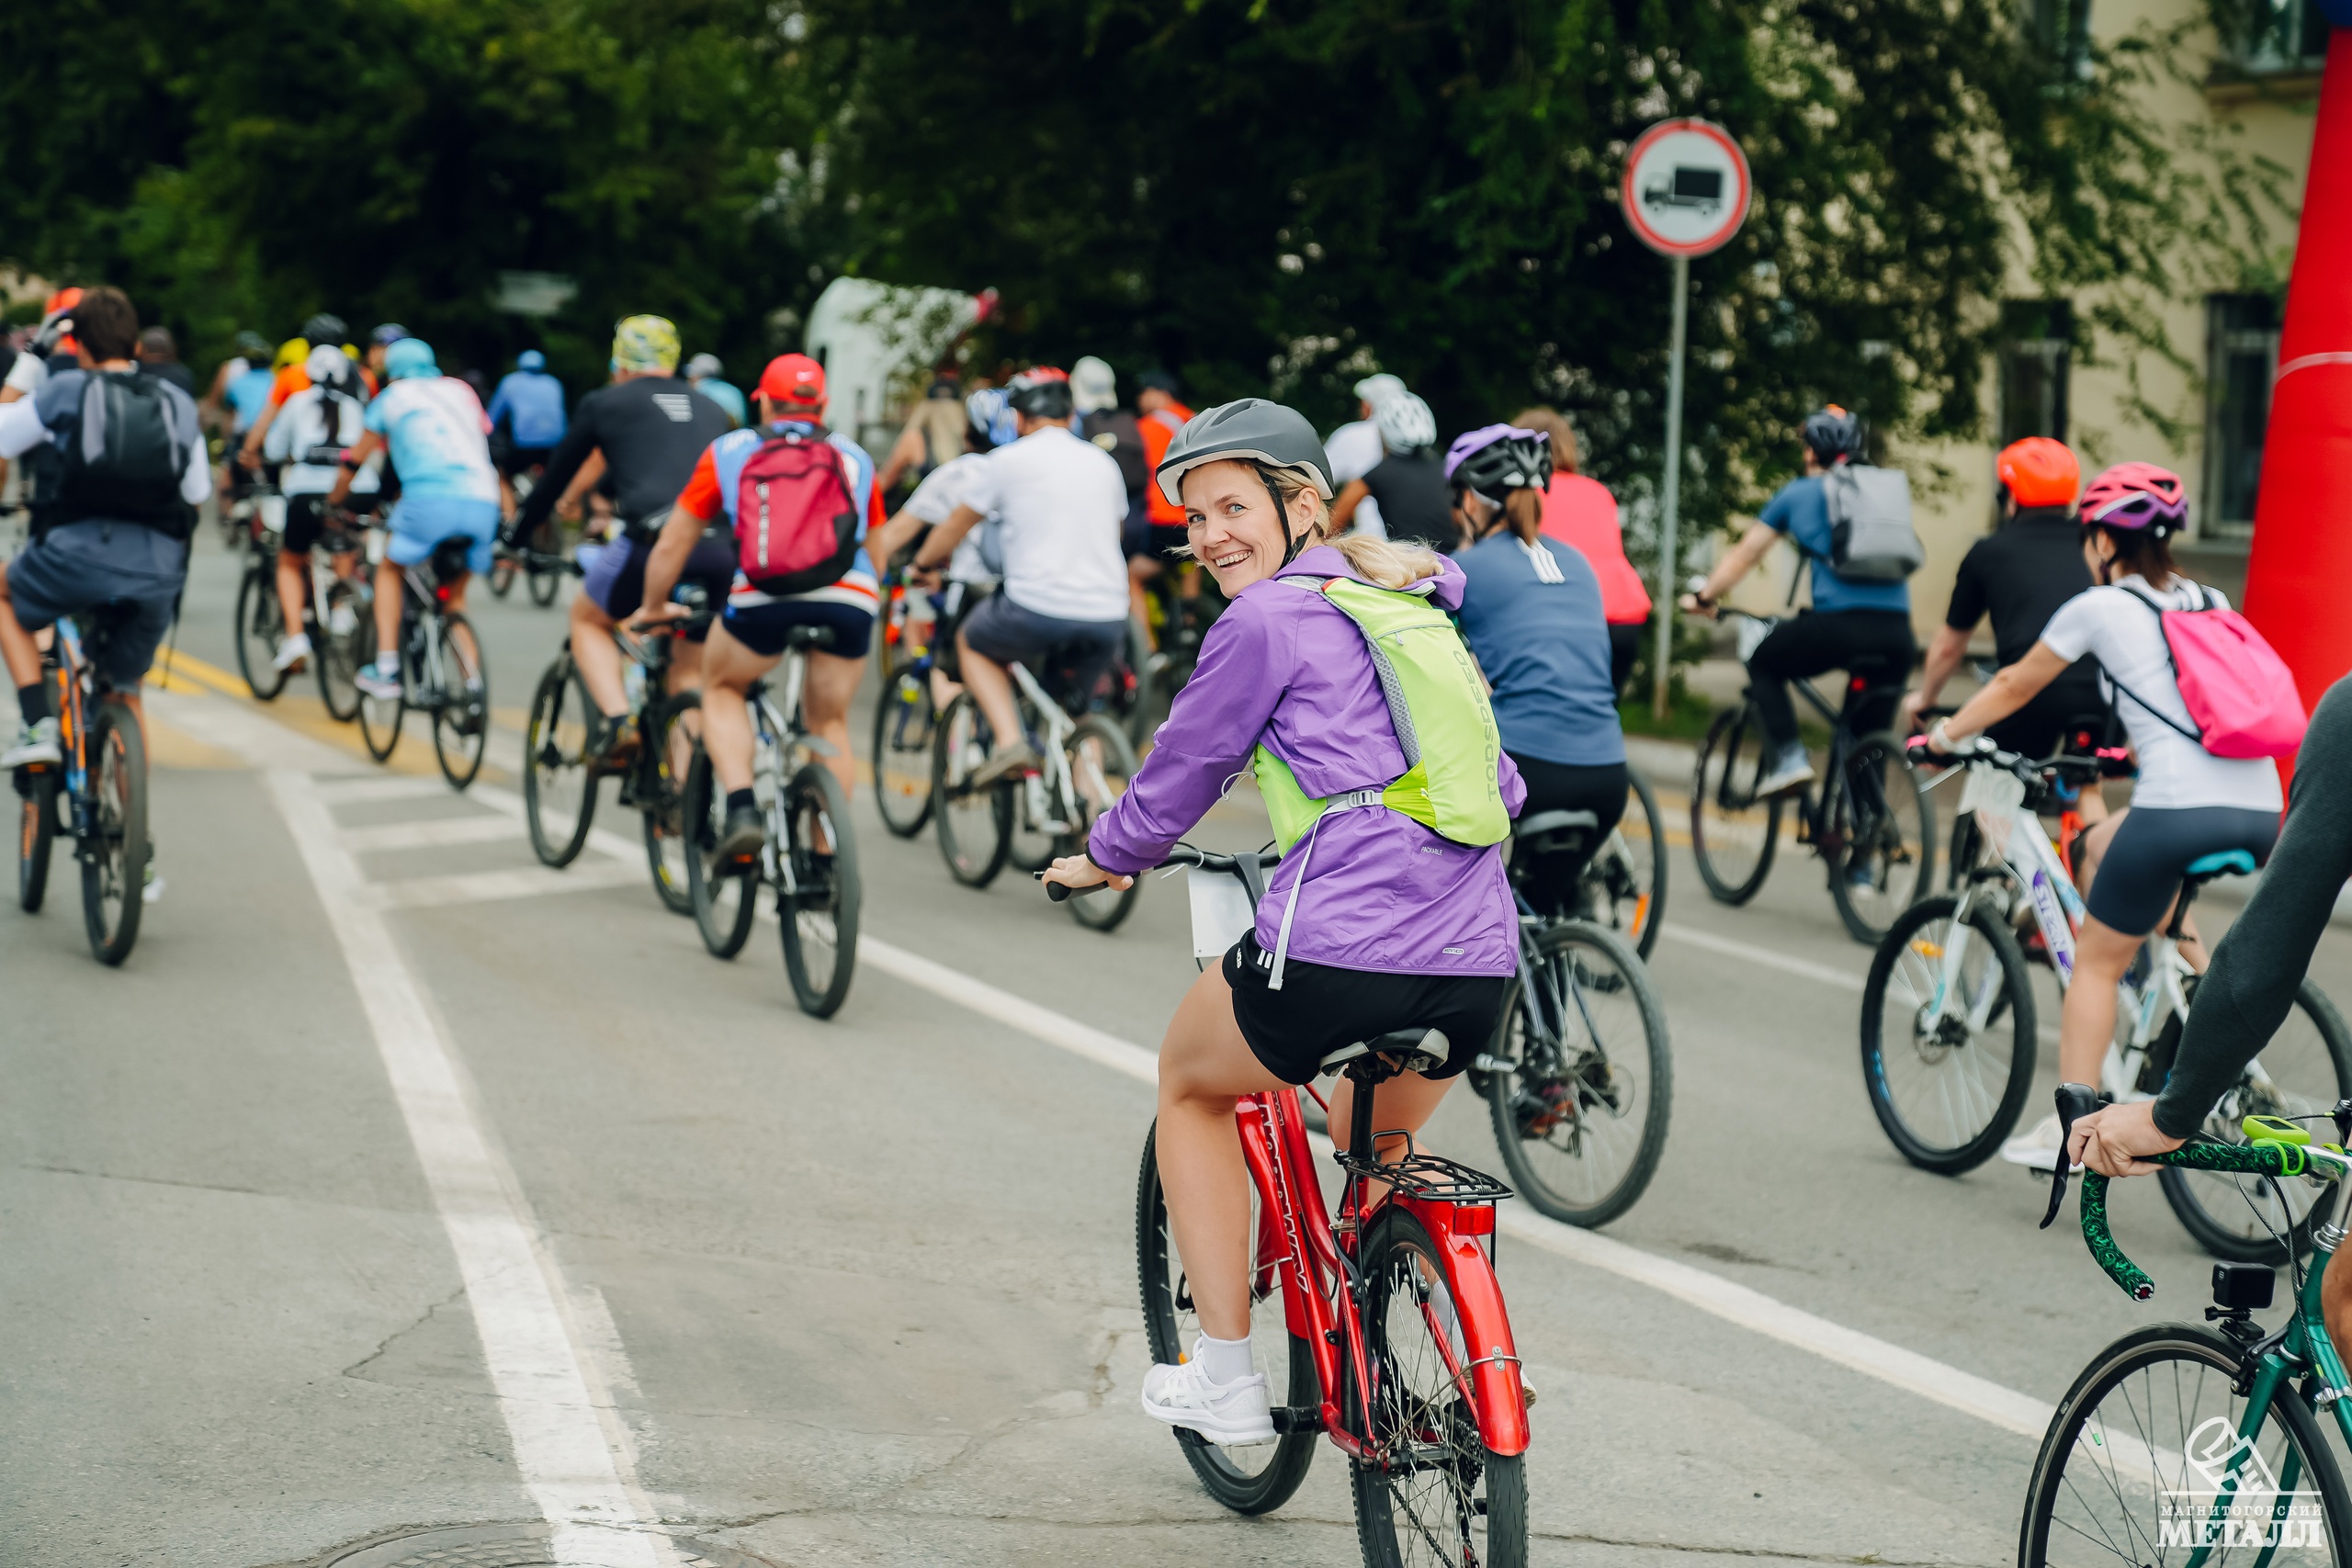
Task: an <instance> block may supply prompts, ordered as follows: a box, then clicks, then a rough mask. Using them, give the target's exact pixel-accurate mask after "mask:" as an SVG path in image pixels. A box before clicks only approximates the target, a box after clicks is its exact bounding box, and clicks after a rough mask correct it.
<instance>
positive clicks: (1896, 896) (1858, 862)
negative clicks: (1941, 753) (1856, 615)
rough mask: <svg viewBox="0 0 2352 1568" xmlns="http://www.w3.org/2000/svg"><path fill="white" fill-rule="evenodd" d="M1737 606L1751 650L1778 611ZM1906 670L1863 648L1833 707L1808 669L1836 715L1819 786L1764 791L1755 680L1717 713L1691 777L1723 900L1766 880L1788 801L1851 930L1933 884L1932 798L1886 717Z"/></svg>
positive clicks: (1816, 705)
mask: <svg viewBox="0 0 2352 1568" xmlns="http://www.w3.org/2000/svg"><path fill="white" fill-rule="evenodd" d="M1724 614H1725V615H1736V616H1738V617H1739V618H1740V620H1741V621H1742V623H1743V625H1742V626H1741V627H1740V658H1741V660H1742V661H1743V662H1745V661H1746V660H1747V655H1748V654H1750V653H1752V652H1754V651H1755V648H1756V644H1757V643H1758V642H1761V641H1762V640H1763V639H1764V637H1765V635H1766V634H1767V633H1769V632H1770V630H1771V629H1772V628H1773V627H1774V626H1778V625H1780V624H1781V623H1780V621H1779V619H1778V618H1777V617H1772V616H1766V615H1747V613H1746V612H1744V611H1739V610H1725V611H1724ZM1904 676H1905V671H1902V670H1897V669H1894V668H1892V666H1891V665H1889V664H1887V663H1886V662H1885V661H1882V660H1861V661H1858V662H1857V664H1856V665H1855V666H1854V667H1853V668H1852V669H1850V670H1849V671H1847V677H1848V678H1847V682H1846V700H1845V703H1844V705H1843V707H1842V708H1841V709H1837V710H1833V709H1832V708H1831V707H1830V705H1829V704H1828V703H1827V702H1826V701H1825V700H1824V699H1823V698H1822V695H1821V694H1820V693H1819V692H1817V691H1815V689H1814V687H1813V682H1810V681H1797V682H1792V684H1793V685H1794V687H1795V689H1796V693H1797V695H1799V696H1800V697H1802V698H1804V701H1805V703H1806V705H1808V706H1810V707H1811V708H1812V709H1813V710H1814V711H1815V713H1817V714H1819V715H1820V716H1821V717H1822V719H1823V720H1824V721H1825V722H1826V724H1828V726H1829V756H1828V760H1827V762H1826V765H1825V766H1824V767H1823V768H1822V769H1821V771H1820V775H1819V777H1820V781H1821V782H1820V784H1819V786H1818V793H1816V790H1815V785H1812V784H1808V785H1806V786H1805V787H1804V790H1803V791H1801V792H1792V793H1790V794H1787V795H1758V794H1757V793H1756V785H1757V784H1758V783H1759V782H1760V781H1761V780H1762V779H1763V777H1764V773H1765V771H1766V770H1767V769H1768V768H1770V766H1771V765H1772V747H1771V743H1770V740H1768V739H1766V738H1765V734H1764V721H1763V716H1761V715H1760V714H1758V712H1757V708H1756V695H1755V692H1754V691H1753V689H1750V690H1749V691H1748V692H1747V693H1744V694H1742V695H1741V697H1740V701H1739V705H1738V706H1736V707H1732V708H1726V709H1724V711H1723V712H1721V713H1719V714H1717V715H1716V716H1715V719H1714V722H1713V724H1712V725H1710V726H1708V728H1707V738H1706V739H1705V740H1703V741H1702V742H1701V743H1700V746H1699V761H1698V766H1697V768H1696V769H1695V770H1694V771H1693V775H1692V778H1691V857H1692V858H1693V859H1694V860H1696V861H1697V862H1698V864H1699V879H1700V880H1701V881H1702V882H1704V883H1705V884H1706V885H1707V891H1708V892H1709V893H1711V894H1713V896H1714V897H1715V898H1716V899H1717V901H1719V902H1721V903H1724V904H1734V905H1737V904H1745V903H1747V901H1748V900H1749V899H1750V898H1753V897H1756V894H1757V891H1758V889H1759V888H1761V887H1762V886H1764V878H1765V877H1766V876H1767V875H1769V874H1770V873H1771V870H1772V857H1773V854H1774V853H1775V852H1777V851H1778V850H1779V848H1780V844H1781V816H1782V814H1783V813H1784V812H1788V811H1791V810H1793V812H1794V814H1795V816H1796V819H1797V821H1796V827H1797V834H1796V841H1797V842H1798V843H1800V844H1810V845H1812V846H1813V852H1814V853H1815V854H1817V855H1819V856H1820V857H1821V858H1822V860H1823V861H1825V862H1826V863H1827V864H1828V867H1829V896H1830V897H1831V898H1832V899H1834V900H1835V901H1836V902H1837V905H1838V918H1839V919H1842V920H1844V921H1845V922H1846V930H1847V931H1848V932H1849V934H1850V935H1851V936H1852V937H1853V939H1854V940H1855V941H1856V942H1867V943H1869V944H1871V945H1872V946H1876V945H1877V944H1878V942H1879V941H1880V940H1881V939H1882V938H1883V937H1884V936H1885V935H1886V933H1887V931H1889V930H1890V929H1891V928H1892V927H1893V926H1894V921H1895V919H1896V917H1898V916H1900V915H1901V914H1902V913H1903V911H1904V910H1905V909H1907V908H1910V907H1911V905H1912V904H1913V902H1914V901H1916V900H1917V898H1918V897H1920V895H1922V894H1924V893H1926V892H1928V891H1929V890H1930V889H1931V888H1932V887H1933V886H1934V885H1935V870H1936V825H1935V808H1934V807H1932V806H1931V805H1930V804H1929V803H1928V793H1927V787H1926V785H1925V784H1922V782H1921V781H1920V779H1919V776H1918V774H1917V773H1915V772H1914V771H1913V769H1912V767H1911V763H1910V760H1909V759H1908V757H1906V756H1905V752H1904V746H1903V738H1902V737H1901V736H1898V735H1896V734H1895V733H1894V731H1893V730H1891V729H1887V728H1883V727H1884V726H1885V724H1886V723H1887V721H1888V720H1889V719H1891V718H1892V717H1893V716H1894V700H1895V698H1896V697H1897V696H1898V695H1899V694H1901V691H1902V682H1903V679H1904Z"/></svg>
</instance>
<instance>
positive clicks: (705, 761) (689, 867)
mask: <svg viewBox="0 0 2352 1568" xmlns="http://www.w3.org/2000/svg"><path fill="white" fill-rule="evenodd" d="M679 811H680V813H681V814H682V818H683V820H684V825H685V830H686V833H687V836H688V840H689V843H688V852H687V855H686V892H687V895H688V897H690V898H691V900H692V901H693V904H694V911H695V928H696V929H697V930H698V931H701V932H702V944H703V946H704V947H705V948H707V949H708V950H709V953H710V955H711V956H712V957H713V958H732V957H734V956H735V955H736V954H737V953H741V952H742V951H743V943H744V942H747V941H749V940H750V939H751V935H752V919H754V918H755V917H756V916H757V915H758V914H759V893H760V874H759V871H758V869H757V868H756V867H755V868H753V869H752V870H751V871H748V872H733V873H729V874H720V873H719V871H718V868H717V867H716V866H715V865H714V864H713V863H712V857H711V852H712V851H713V850H715V849H716V848H717V847H718V834H719V829H722V828H723V827H725V826H726V819H727V795H726V792H725V791H723V790H721V789H720V788H719V787H718V779H717V777H716V776H715V775H713V773H711V771H710V754H709V753H708V752H707V751H705V750H703V749H702V743H701V742H700V741H696V742H695V750H694V757H693V760H692V761H689V762H688V763H687V764H686V790H685V797H684V800H682V801H681V802H680V803H679Z"/></svg>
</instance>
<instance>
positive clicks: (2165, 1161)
mask: <svg viewBox="0 0 2352 1568" xmlns="http://www.w3.org/2000/svg"><path fill="white" fill-rule="evenodd" d="M2151 1158H2152V1159H2153V1161H2154V1163H2155V1164H2158V1165H2177V1166H2182V1167H2186V1168H2188V1169H2191V1170H2228V1171H2237V1172H2241V1173H2243V1174H2246V1175H2253V1176H2298V1175H2301V1173H2302V1171H2303V1168H2304V1167H2305V1166H2306V1165H2307V1164H2308V1163H2309V1161H2308V1158H2307V1156H2305V1155H2304V1153H2303V1151H2302V1150H2301V1148H2299V1147H2297V1146H2295V1145H2290V1144H2273V1143H2259V1144H2215V1143H2199V1144H2183V1145H2181V1146H2180V1147H2178V1148H2177V1149H2175V1150H2173V1151H2172V1152H2171V1153H2170V1154H2161V1155H2155V1156H2151ZM2083 1243H2084V1245H2085V1246H2086V1247H2089V1248H2090V1249H2091V1256H2092V1257H2093V1258H2097V1259H2098V1266H2099V1267H2100V1268H2101V1269H2106V1270H2107V1277H2108V1278H2109V1279H2110V1280H2114V1281H2115V1282H2116V1283H2117V1284H2118V1285H2120V1286H2121V1287H2123V1293H2124V1294H2125V1295H2127V1296H2130V1297H2131V1299H2132V1300H2133V1301H2135V1302H2144V1301H2146V1300H2147V1299H2148V1298H2149V1297H2150V1296H2152V1295H2154V1294H2155V1293H2156V1285H2155V1281H2154V1280H2151V1279H2149V1278H2148V1276H2147V1275H2146V1274H2145V1273H2143V1272H2142V1271H2141V1269H2140V1266H2139V1265H2138V1264H2136V1263H2134V1262H2132V1261H2131V1259H2130V1258H2126V1257H2124V1256H2123V1249H2122V1248H2121V1247H2118V1246H2116V1245H2115V1235H2114V1234H2113V1233H2112V1232H2111V1231H2109V1229H2108V1228H2107V1178H2106V1177H2104V1176H2101V1175H2100V1174H2099V1173H2098V1172H2097V1171H2095V1170H2086V1171H2085V1172H2083Z"/></svg>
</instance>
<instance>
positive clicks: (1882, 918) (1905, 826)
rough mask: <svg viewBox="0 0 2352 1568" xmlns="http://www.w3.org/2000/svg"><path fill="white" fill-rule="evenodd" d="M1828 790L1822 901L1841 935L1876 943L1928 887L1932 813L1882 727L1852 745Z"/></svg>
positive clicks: (1932, 868) (1896, 740)
mask: <svg viewBox="0 0 2352 1568" xmlns="http://www.w3.org/2000/svg"><path fill="white" fill-rule="evenodd" d="M1829 787H1830V799H1829V811H1828V817H1829V830H1830V832H1831V834H1832V835H1833V841H1834V842H1835V843H1836V844H1837V846H1838V848H1837V852H1836V853H1834V854H1833V855H1831V856H1830V860H1829V896H1830V897H1831V899H1832V900H1833V901H1835V902H1836V904H1837V906H1838V919H1842V920H1844V921H1845V922H1846V931H1847V932H1848V934H1849V935H1850V936H1852V937H1853V939H1854V940H1855V941H1856V942H1869V943H1871V944H1872V945H1876V944H1877V943H1878V942H1880V941H1881V940H1882V939H1883V938H1884V937H1885V935H1886V933H1887V932H1888V931H1890V930H1892V929H1893V928H1894V918H1895V917H1896V916H1897V915H1900V914H1901V913H1903V911H1904V910H1905V909H1907V908H1910V907H1911V906H1912V905H1913V904H1914V903H1915V902H1917V900H1918V897H1919V896H1920V895H1921V894H1923V893H1925V892H1927V891H1928V889H1929V888H1931V887H1933V886H1935V884H1936V808H1935V807H1933V806H1932V805H1930V804H1929V803H1928V789H1927V785H1926V784H1922V783H1921V782H1920V780H1919V772H1918V770H1917V769H1916V768H1914V767H1913V766H1912V765H1911V759H1910V758H1909V757H1908V756H1906V755H1905V753H1904V747H1903V738H1902V737H1901V736H1898V735H1896V734H1895V733H1894V731H1892V730H1887V729H1881V730H1874V731H1872V732H1871V733H1870V734H1868V735H1865V736H1863V737H1862V738H1861V739H1859V740H1857V741H1855V742H1854V749H1853V750H1851V751H1849V752H1848V753H1847V754H1846V767H1845V771H1844V772H1843V773H1841V774H1840V775H1839V776H1838V778H1837V779H1834V780H1832V781H1831V783H1830V786H1829Z"/></svg>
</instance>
